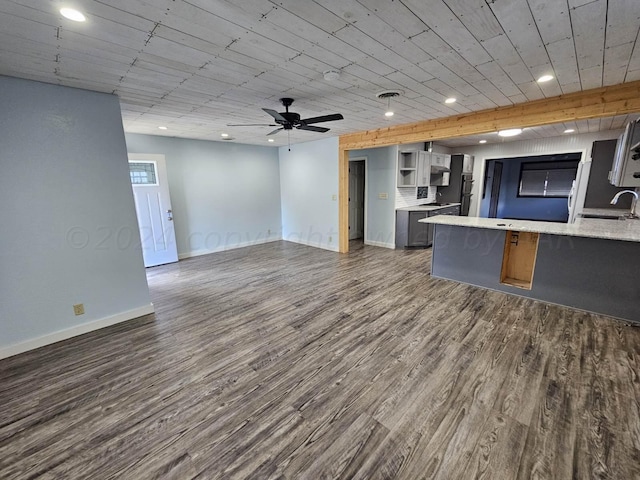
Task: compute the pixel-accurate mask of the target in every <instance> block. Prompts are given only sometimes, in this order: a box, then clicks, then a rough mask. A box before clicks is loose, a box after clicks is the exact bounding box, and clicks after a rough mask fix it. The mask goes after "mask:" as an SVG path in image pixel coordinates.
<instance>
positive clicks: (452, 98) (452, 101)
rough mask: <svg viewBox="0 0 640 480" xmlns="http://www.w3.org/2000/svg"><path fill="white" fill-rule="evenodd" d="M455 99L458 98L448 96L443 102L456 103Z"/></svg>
mask: <svg viewBox="0 0 640 480" xmlns="http://www.w3.org/2000/svg"><path fill="white" fill-rule="evenodd" d="M457 100H458V99H457V98H455V97H449V98H447V99H446V100H445V101H444V103H456V101H457Z"/></svg>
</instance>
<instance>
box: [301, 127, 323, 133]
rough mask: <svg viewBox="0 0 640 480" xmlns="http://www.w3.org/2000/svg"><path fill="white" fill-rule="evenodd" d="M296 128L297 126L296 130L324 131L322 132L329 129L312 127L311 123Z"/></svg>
mask: <svg viewBox="0 0 640 480" xmlns="http://www.w3.org/2000/svg"><path fill="white" fill-rule="evenodd" d="M297 128H298V130H308V131H310V132H320V133H324V132H328V131H329V129H328V128H324V127H314V126H313V125H300V126H299V127H297Z"/></svg>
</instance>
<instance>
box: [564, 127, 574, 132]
mask: <svg viewBox="0 0 640 480" xmlns="http://www.w3.org/2000/svg"><path fill="white" fill-rule="evenodd" d="M573 132H575V130H574V129H573V128H567V129H566V130H565V131H564V133H573Z"/></svg>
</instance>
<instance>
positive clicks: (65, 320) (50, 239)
mask: <svg viewBox="0 0 640 480" xmlns="http://www.w3.org/2000/svg"><path fill="white" fill-rule="evenodd" d="M0 105H2V108H0V145H1V149H0V172H1V174H0V203H1V204H2V210H3V213H2V219H3V222H2V232H3V233H2V235H1V236H0V272H1V273H0V356H2V353H3V349H4V351H5V352H6V351H7V347H8V346H10V345H14V346H15V345H16V344H24V343H29V342H32V343H33V342H34V341H36V340H37V339H38V338H43V337H45V336H47V335H52V334H54V333H56V332H61V331H64V330H69V329H77V328H79V327H82V326H83V325H86V324H88V323H90V322H96V321H103V320H105V319H108V318H111V317H114V316H116V317H118V319H120V320H126V319H128V318H132V316H137V315H136V314H135V310H136V309H145V308H146V309H147V310H149V308H150V307H149V306H150V299H149V290H148V288H147V282H146V277H145V271H144V267H143V263H142V250H141V248H140V245H139V237H138V236H137V228H138V227H137V219H136V214H135V209H134V204H133V194H132V190H131V184H130V182H129V169H128V165H127V151H126V147H125V140H124V133H123V130H122V120H121V114H120V106H119V103H118V99H117V97H115V96H112V95H107V94H102V93H95V92H89V91H86V90H78V89H72V88H66V87H59V86H54V85H48V84H43V83H38V82H32V81H28V80H21V79H16V78H10V77H0ZM132 233H133V234H134V235H132ZM76 303H84V306H85V310H86V313H85V315H82V316H74V313H73V309H72V305H74V304H76ZM36 343H37V342H36ZM31 348H33V345H32V347H31Z"/></svg>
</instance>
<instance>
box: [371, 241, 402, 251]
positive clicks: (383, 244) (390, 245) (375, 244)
mask: <svg viewBox="0 0 640 480" xmlns="http://www.w3.org/2000/svg"><path fill="white" fill-rule="evenodd" d="M364 244H365V245H371V246H373V247H382V248H390V249H392V250H395V248H396V245H395V244H394V243H386V242H376V241H375V240H365V241H364Z"/></svg>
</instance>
